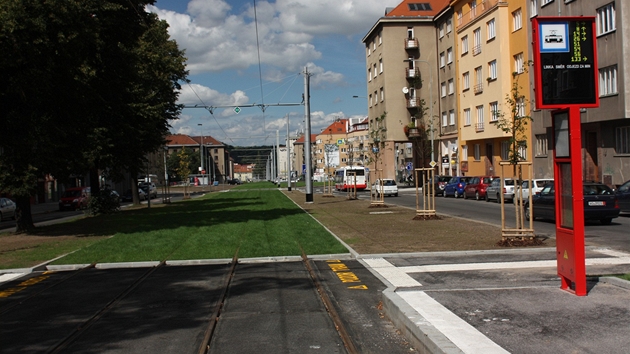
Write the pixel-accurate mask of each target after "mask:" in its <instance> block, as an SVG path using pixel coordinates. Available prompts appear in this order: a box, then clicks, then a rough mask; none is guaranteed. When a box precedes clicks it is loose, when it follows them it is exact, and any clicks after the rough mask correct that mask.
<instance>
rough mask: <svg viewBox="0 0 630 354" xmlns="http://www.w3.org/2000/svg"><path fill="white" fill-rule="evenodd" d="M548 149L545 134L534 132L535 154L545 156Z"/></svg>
mask: <svg viewBox="0 0 630 354" xmlns="http://www.w3.org/2000/svg"><path fill="white" fill-rule="evenodd" d="M548 150H549V144H548V142H547V134H536V156H547V151H548Z"/></svg>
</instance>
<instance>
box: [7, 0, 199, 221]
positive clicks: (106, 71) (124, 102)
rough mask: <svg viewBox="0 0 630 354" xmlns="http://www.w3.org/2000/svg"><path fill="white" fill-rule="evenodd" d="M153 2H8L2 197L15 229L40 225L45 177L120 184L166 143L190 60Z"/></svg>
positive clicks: (145, 0)
mask: <svg viewBox="0 0 630 354" xmlns="http://www.w3.org/2000/svg"><path fill="white" fill-rule="evenodd" d="M151 3H153V1H152V0H132V1H130V0H109V1H104V0H49V1H40V0H4V1H2V3H1V4H0V50H1V51H2V53H3V54H4V55H3V56H2V57H0V79H1V80H2V82H3V83H4V85H3V86H2V88H0V105H1V106H0V107H2V109H1V110H0V134H2V136H1V137H0V171H2V172H0V190H2V191H3V192H6V193H10V194H11V195H12V196H13V197H15V199H16V203H17V206H18V212H17V228H16V231H17V232H25V231H28V230H30V229H32V228H33V222H32V218H31V214H30V197H31V196H32V195H34V193H35V186H36V183H37V179H38V178H41V177H43V176H44V175H45V174H52V175H53V176H55V177H56V178H57V179H58V180H60V181H62V182H63V181H64V180H66V179H67V178H69V177H70V176H72V175H73V174H76V175H83V174H84V173H85V172H86V171H91V173H90V179H91V187H92V191H93V193H95V194H98V191H99V188H98V186H99V183H98V182H99V181H98V171H99V170H106V171H107V173H109V174H110V176H113V177H120V176H122V173H120V171H124V170H126V169H128V170H129V171H131V172H132V178H134V179H135V176H136V174H135V173H137V170H136V171H133V169H137V168H138V167H137V166H141V165H142V162H143V161H144V159H145V158H146V155H147V154H148V153H150V152H152V151H155V150H156V149H157V148H158V147H159V146H161V145H163V144H164V137H165V135H166V134H167V133H168V119H174V118H176V117H177V115H178V114H179V111H181V106H179V105H177V104H176V100H177V92H176V90H175V89H177V88H179V84H178V82H179V81H181V80H185V79H186V75H187V72H186V71H185V67H184V63H185V58H184V57H183V53H182V52H181V51H179V50H178V49H177V44H176V43H175V42H173V41H170V40H168V33H167V31H166V28H167V25H166V23H165V22H163V21H159V20H158V19H157V17H156V16H155V15H154V14H150V13H147V12H146V11H145V9H144V7H145V6H146V5H147V4H151Z"/></svg>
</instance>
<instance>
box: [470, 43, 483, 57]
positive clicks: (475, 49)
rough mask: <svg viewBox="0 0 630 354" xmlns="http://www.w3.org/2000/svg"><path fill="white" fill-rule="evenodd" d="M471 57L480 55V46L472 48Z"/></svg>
mask: <svg viewBox="0 0 630 354" xmlns="http://www.w3.org/2000/svg"><path fill="white" fill-rule="evenodd" d="M472 52H473V56H475V55H479V54H481V44H479V45H476V46H474V47H473V50H472Z"/></svg>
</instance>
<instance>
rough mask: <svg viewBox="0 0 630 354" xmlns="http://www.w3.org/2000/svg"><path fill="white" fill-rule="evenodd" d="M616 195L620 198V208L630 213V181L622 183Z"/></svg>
mask: <svg viewBox="0 0 630 354" xmlns="http://www.w3.org/2000/svg"><path fill="white" fill-rule="evenodd" d="M615 195H616V196H617V199H618V200H619V208H620V209H621V211H622V212H626V213H630V181H626V183H624V184H622V185H621V186H620V187H619V189H617V190H616V191H615Z"/></svg>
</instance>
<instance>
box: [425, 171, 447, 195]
mask: <svg viewBox="0 0 630 354" xmlns="http://www.w3.org/2000/svg"><path fill="white" fill-rule="evenodd" d="M450 180H451V176H433V179H432V180H429V181H427V183H426V185H425V186H424V187H423V188H424V190H425V194H426V193H428V191H429V188H430V186H431V184H433V190H434V191H435V195H436V196H438V195H443V194H444V187H446V184H447V183H448V181H450Z"/></svg>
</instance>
